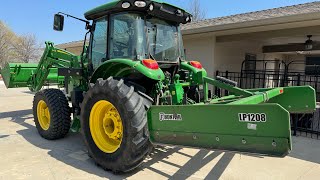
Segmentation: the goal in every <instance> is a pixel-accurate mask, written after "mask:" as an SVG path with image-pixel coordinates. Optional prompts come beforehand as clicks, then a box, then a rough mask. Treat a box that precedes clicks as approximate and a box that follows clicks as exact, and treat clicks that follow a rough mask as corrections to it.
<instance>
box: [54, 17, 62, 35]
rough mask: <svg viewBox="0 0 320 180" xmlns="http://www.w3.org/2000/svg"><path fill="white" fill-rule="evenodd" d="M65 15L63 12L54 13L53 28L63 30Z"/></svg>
mask: <svg viewBox="0 0 320 180" xmlns="http://www.w3.org/2000/svg"><path fill="white" fill-rule="evenodd" d="M63 25H64V16H63V15H61V14H55V15H54V22H53V29H54V30H55V31H63Z"/></svg>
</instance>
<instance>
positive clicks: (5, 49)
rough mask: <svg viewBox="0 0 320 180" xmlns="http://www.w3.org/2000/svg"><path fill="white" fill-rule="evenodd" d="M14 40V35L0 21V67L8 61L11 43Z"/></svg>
mask: <svg viewBox="0 0 320 180" xmlns="http://www.w3.org/2000/svg"><path fill="white" fill-rule="evenodd" d="M14 38H15V34H14V33H13V32H12V31H11V30H10V29H9V28H8V27H7V26H6V25H5V24H4V23H3V22H2V21H0V66H1V65H3V64H4V63H5V62H7V61H8V60H9V59H10V55H11V51H10V48H11V41H12V40H13V39H14Z"/></svg>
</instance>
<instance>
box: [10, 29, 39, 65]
mask: <svg viewBox="0 0 320 180" xmlns="http://www.w3.org/2000/svg"><path fill="white" fill-rule="evenodd" d="M12 47H13V50H14V52H15V55H16V57H15V58H16V59H17V60H19V61H22V62H24V63H28V62H30V61H31V60H38V58H39V57H40V53H39V51H40V45H39V44H38V42H37V38H36V36H35V35H34V34H27V35H23V36H20V37H18V38H17V40H16V41H15V42H12Z"/></svg>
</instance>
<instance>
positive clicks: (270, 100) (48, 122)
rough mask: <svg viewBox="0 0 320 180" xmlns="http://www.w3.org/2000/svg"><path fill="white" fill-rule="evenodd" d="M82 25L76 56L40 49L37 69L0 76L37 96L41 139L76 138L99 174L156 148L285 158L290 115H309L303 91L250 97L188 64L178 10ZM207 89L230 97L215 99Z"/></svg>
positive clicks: (131, 4)
mask: <svg viewBox="0 0 320 180" xmlns="http://www.w3.org/2000/svg"><path fill="white" fill-rule="evenodd" d="M65 16H67V17H72V18H76V17H73V16H71V15H68V14H64V13H58V14H56V15H55V16H54V29H55V30H57V31H62V30H63V25H64V17H65ZM85 18H86V20H83V19H79V18H76V19H78V20H81V21H84V22H85V24H86V26H85V27H86V29H87V30H88V32H87V34H86V35H85V40H84V44H83V52H82V54H81V55H80V56H76V55H74V54H72V53H70V52H67V51H65V50H63V49H59V48H56V47H54V44H53V43H51V42H46V48H45V50H44V53H43V55H42V57H41V59H40V61H39V63H38V64H17V63H10V64H7V65H6V66H5V67H4V68H3V69H2V70H1V73H2V76H3V78H4V82H5V85H6V86H7V87H8V88H16V87H29V89H30V90H31V91H33V92H36V94H35V96H34V101H33V115H34V120H35V124H36V128H37V130H38V132H39V134H40V135H41V136H42V137H43V138H45V139H49V140H55V139H59V138H63V137H65V136H66V135H67V133H68V132H69V131H73V132H77V131H80V132H81V133H82V135H83V139H84V142H85V144H86V146H87V148H88V154H89V156H90V157H92V158H93V160H94V161H95V162H96V163H97V164H98V165H99V166H101V167H103V168H104V169H108V170H111V171H113V172H126V171H129V170H132V169H134V168H136V167H137V166H139V165H140V164H141V163H142V161H143V160H144V158H145V157H146V156H147V155H148V153H149V152H150V151H151V149H152V148H153V145H154V144H165V145H181V146H188V147H194V148H206V149H219V150H228V151H238V152H248V153H259V154H266V155H272V156H285V155H286V154H288V153H289V152H290V150H291V149H292V147H291V144H292V141H291V132H290V113H310V112H312V111H314V109H315V106H316V103H315V91H314V89H313V88H311V87H309V86H304V87H302V86H301V87H285V88H282V87H278V88H272V89H247V90H246V89H241V88H239V87H237V85H236V83H235V82H233V81H230V80H228V79H225V78H221V77H216V79H213V78H209V77H207V73H206V70H205V69H204V68H203V66H202V65H201V63H200V62H198V61H188V60H187V59H186V56H185V54H184V47H183V43H182V35H181V29H180V25H181V24H185V23H188V22H190V21H191V19H192V16H191V15H190V14H189V13H188V12H186V11H185V10H183V9H181V8H179V7H176V6H173V5H170V4H168V3H165V2H163V1H161V0H117V1H112V2H110V3H108V4H105V5H102V6H99V7H97V8H94V9H92V10H90V11H88V12H86V13H85ZM87 37H88V39H89V43H88V46H87V44H86V42H88V40H87ZM46 85H57V86H58V87H59V88H56V89H43V88H42V87H43V86H46ZM209 85H213V86H214V87H217V88H221V89H225V90H227V91H228V92H229V95H228V96H224V97H217V96H213V95H211V93H210V91H209V88H208V86H209ZM62 88H63V89H64V90H63V91H61V90H60V89H62ZM69 104H70V105H71V107H70V105H69Z"/></svg>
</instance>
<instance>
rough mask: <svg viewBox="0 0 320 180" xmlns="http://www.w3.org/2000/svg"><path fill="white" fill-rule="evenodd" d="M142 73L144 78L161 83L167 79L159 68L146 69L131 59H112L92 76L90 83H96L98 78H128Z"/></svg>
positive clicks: (139, 62)
mask: <svg viewBox="0 0 320 180" xmlns="http://www.w3.org/2000/svg"><path fill="white" fill-rule="evenodd" d="M136 73H141V74H143V75H144V76H146V77H148V78H150V79H153V80H157V81H161V80H164V79H165V75H164V73H163V71H162V70H161V69H160V68H159V69H156V70H153V69H149V68H147V67H145V66H144V65H143V64H142V63H141V61H133V60H130V59H112V60H108V61H106V62H104V63H103V64H101V65H100V66H99V67H98V68H97V69H96V70H95V71H94V73H93V74H92V78H91V80H90V82H92V83H94V82H95V81H96V80H97V79H98V78H104V79H106V78H108V77H110V76H114V77H128V76H130V75H132V74H136Z"/></svg>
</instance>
